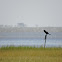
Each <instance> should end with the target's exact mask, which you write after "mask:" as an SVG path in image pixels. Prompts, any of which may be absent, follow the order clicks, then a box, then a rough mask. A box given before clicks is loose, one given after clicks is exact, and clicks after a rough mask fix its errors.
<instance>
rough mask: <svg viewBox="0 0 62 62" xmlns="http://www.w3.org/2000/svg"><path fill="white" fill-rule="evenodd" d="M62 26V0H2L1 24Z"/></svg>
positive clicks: (0, 5) (0, 6) (0, 0)
mask: <svg viewBox="0 0 62 62" xmlns="http://www.w3.org/2000/svg"><path fill="white" fill-rule="evenodd" d="M17 23H25V24H26V25H27V26H28V27H35V26H39V27H62V0H0V25H2V24H3V25H16V24H17Z"/></svg>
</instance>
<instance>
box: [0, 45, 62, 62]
mask: <svg viewBox="0 0 62 62" xmlns="http://www.w3.org/2000/svg"><path fill="white" fill-rule="evenodd" d="M0 62H62V48H59V47H58V48H43V47H40V48H37V47H14V46H11V47H1V48H0Z"/></svg>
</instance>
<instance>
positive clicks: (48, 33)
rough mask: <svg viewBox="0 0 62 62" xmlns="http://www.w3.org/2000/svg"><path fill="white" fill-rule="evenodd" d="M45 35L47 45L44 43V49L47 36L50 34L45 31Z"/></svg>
mask: <svg viewBox="0 0 62 62" xmlns="http://www.w3.org/2000/svg"><path fill="white" fill-rule="evenodd" d="M44 33H45V34H46V35H45V43H44V48H45V45H46V39H47V35H48V34H49V33H48V32H47V31H46V30H44ZM49 35H51V34H49Z"/></svg>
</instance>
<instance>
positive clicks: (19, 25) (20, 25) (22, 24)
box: [17, 23, 26, 27]
mask: <svg viewBox="0 0 62 62" xmlns="http://www.w3.org/2000/svg"><path fill="white" fill-rule="evenodd" d="M25 26H26V25H25V24H24V23H18V24H17V27H25Z"/></svg>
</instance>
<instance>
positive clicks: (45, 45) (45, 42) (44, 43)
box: [44, 34, 47, 48]
mask: <svg viewBox="0 0 62 62" xmlns="http://www.w3.org/2000/svg"><path fill="white" fill-rule="evenodd" d="M46 38H47V34H46V35H45V43H44V48H45V46H46Z"/></svg>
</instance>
